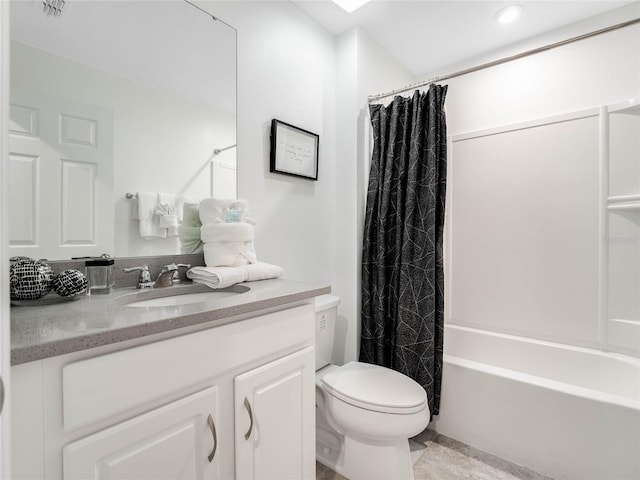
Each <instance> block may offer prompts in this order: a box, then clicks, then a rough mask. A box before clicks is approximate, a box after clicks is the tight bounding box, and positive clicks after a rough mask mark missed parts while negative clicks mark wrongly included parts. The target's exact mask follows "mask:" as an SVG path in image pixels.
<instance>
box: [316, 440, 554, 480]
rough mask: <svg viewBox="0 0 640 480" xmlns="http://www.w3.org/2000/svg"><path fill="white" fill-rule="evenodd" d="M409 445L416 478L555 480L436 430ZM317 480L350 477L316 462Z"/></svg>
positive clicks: (443, 479) (433, 479)
mask: <svg viewBox="0 0 640 480" xmlns="http://www.w3.org/2000/svg"><path fill="white" fill-rule="evenodd" d="M409 446H410V447H411V455H412V457H413V472H414V474H415V480H551V479H550V478H549V477H546V476H544V475H541V474H539V473H536V472H534V471H532V470H529V469H527V468H524V467H521V466H519V465H515V464H513V463H511V462H507V461H506V460H502V459H501V458H498V457H496V456H494V455H489V454H488V453H484V452H481V451H480V450H476V449H475V448H472V447H469V446H468V445H465V444H464V443H461V442H458V441H456V440H453V439H451V438H448V437H445V436H444V435H439V434H437V433H436V432H434V431H433V430H425V431H424V432H422V433H421V434H419V435H417V436H415V437H413V438H412V439H410V440H409ZM316 480H346V479H345V478H344V477H343V476H342V475H338V474H337V473H335V472H333V471H331V470H329V469H328V468H327V467H325V466H324V465H322V464H320V463H317V462H316ZM389 480H400V479H389Z"/></svg>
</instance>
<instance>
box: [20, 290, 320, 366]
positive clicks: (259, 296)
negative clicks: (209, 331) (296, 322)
mask: <svg viewBox="0 0 640 480" xmlns="http://www.w3.org/2000/svg"><path fill="white" fill-rule="evenodd" d="M247 289H248V290H247ZM230 290H231V291H234V292H236V293H235V294H234V295H231V296H226V297H224V298H216V296H215V295H212V299H211V300H207V301H203V302H199V303H194V304H187V305H176V306H170V307H131V306H128V304H129V303H131V302H135V301H139V300H146V299H151V298H157V297H160V296H165V295H167V294H169V293H170V292H171V293H170V294H172V295H173V294H179V293H199V292H216V290H212V289H210V288H208V287H206V286H204V285H198V284H192V283H191V282H184V283H183V284H181V285H174V286H171V287H166V288H158V289H148V290H137V289H136V288H133V287H130V288H119V289H115V290H113V291H112V293H110V294H108V295H92V296H85V295H82V296H79V298H76V299H72V300H69V301H66V302H61V303H55V304H50V305H38V302H32V304H31V305H29V306H12V307H11V365H19V364H22V363H27V362H31V361H34V360H41V359H44V358H49V357H54V356H57V355H63V354H65V353H71V352H77V351H80V350H86V349H89V348H94V347H99V346H102V345H108V344H113V343H117V342H121V341H125V340H131V339H135V338H140V337H145V336H148V335H153V334H156V333H161V332H169V331H173V330H175V331H176V332H175V333H176V335H177V334H180V331H179V329H181V328H184V327H190V326H194V325H200V324H205V323H209V322H210V323H211V326H212V327H214V326H216V321H217V322H218V323H220V324H222V323H225V321H228V319H229V317H236V316H241V315H249V314H251V313H254V312H258V311H259V310H263V309H267V308H275V307H279V306H282V305H285V304H287V303H292V302H298V301H302V300H307V299H310V298H313V297H316V296H318V295H323V294H326V293H330V292H331V288H330V287H328V286H318V285H313V284H309V283H303V282H296V281H292V280H284V279H275V280H262V281H258V282H247V283H242V284H237V285H234V286H233V287H230ZM245 290H246V291H245ZM238 292H240V293H238ZM53 295H54V296H55V294H53ZM45 298H47V297H45ZM51 299H52V300H54V301H56V300H58V299H56V298H55V297H51ZM44 301H46V300H43V302H44ZM43 302H39V303H43ZM240 318H243V317H240Z"/></svg>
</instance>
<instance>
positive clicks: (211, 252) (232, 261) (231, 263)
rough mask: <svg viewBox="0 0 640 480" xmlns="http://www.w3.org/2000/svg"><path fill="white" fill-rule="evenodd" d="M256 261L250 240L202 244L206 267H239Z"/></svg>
mask: <svg viewBox="0 0 640 480" xmlns="http://www.w3.org/2000/svg"><path fill="white" fill-rule="evenodd" d="M257 261H258V258H257V256H256V250H255V247H254V246H253V242H252V241H250V242H213V243H205V244H204V263H205V264H206V265H207V267H239V266H241V265H248V264H250V263H256V262H257Z"/></svg>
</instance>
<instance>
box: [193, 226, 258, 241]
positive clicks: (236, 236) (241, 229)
mask: <svg viewBox="0 0 640 480" xmlns="http://www.w3.org/2000/svg"><path fill="white" fill-rule="evenodd" d="M253 236H254V227H253V225H249V224H248V223H243V222H239V223H208V224H206V225H203V226H202V229H201V230H200V238H201V239H202V241H203V242H205V243H211V242H250V241H253Z"/></svg>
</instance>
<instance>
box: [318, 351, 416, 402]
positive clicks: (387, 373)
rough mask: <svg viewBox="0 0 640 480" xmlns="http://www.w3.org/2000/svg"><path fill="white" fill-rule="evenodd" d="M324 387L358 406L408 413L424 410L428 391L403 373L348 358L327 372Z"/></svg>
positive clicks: (323, 380)
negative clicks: (351, 360) (341, 364)
mask: <svg viewBox="0 0 640 480" xmlns="http://www.w3.org/2000/svg"><path fill="white" fill-rule="evenodd" d="M322 383H323V385H324V387H325V389H326V391H327V392H328V393H330V394H332V395H334V396H335V397H337V398H339V399H341V400H343V401H345V402H347V403H349V404H351V405H355V406H357V407H361V408H366V409H367V410H373V411H376V412H383V413H396V414H410V413H416V412H419V411H421V410H423V409H424V408H425V406H426V402H427V393H426V392H425V391H424V388H422V387H421V386H420V385H419V384H418V383H417V382H415V381H414V380H412V379H411V378H409V377H407V376H406V375H403V374H401V373H400V372H396V371H395V370H391V369H389V368H385V367H381V366H379V365H371V364H369V363H360V362H349V363H347V364H346V365H344V366H342V367H339V368H336V369H334V370H332V371H330V372H329V373H327V374H326V375H325V376H324V377H323V379H322Z"/></svg>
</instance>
